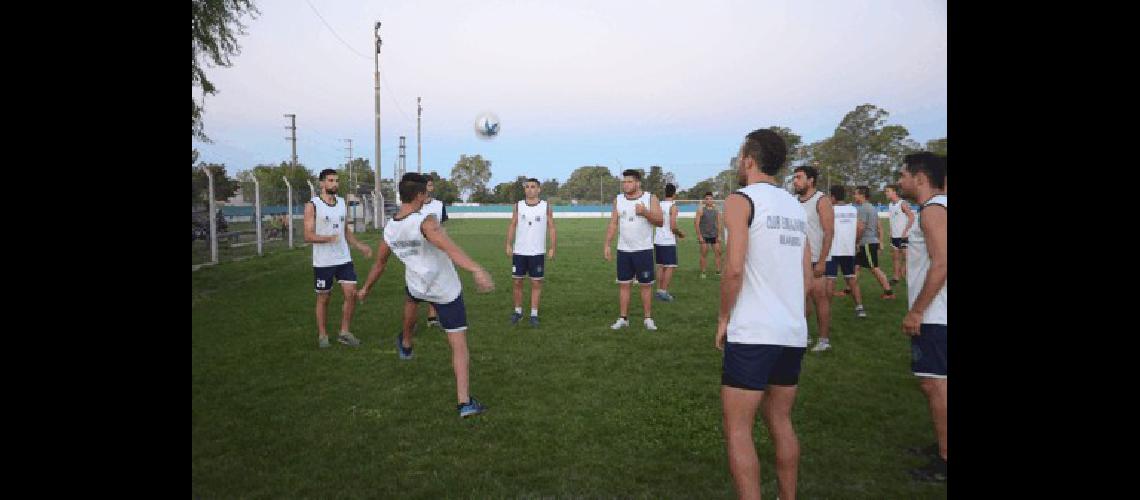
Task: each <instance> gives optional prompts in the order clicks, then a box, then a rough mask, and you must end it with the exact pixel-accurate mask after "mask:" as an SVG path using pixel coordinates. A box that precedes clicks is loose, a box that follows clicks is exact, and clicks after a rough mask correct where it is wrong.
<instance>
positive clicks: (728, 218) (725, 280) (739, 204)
mask: <svg viewBox="0 0 1140 500" xmlns="http://www.w3.org/2000/svg"><path fill="white" fill-rule="evenodd" d="M751 210H752V207H751V206H750V204H749V203H748V199H747V198H745V197H744V195H742V194H739V193H732V194H731V195H729V196H728V198H727V199H725V200H724V210H723V211H722V214H723V216H724V219H725V224H726V225H727V226H728V230H729V231H731V232H732V234H736V235H740V236H738V237H735V238H732V240H730V241H729V242H728V249H729V250H728V257H727V259H726V262H725V264H724V274H723V275H722V276H721V280H720V312H719V314H718V315H717V327H716V348H717V349H720V350H724V342H725V339H726V338H727V334H728V320H729V319H730V315H731V314H732V308H733V306H735V305H736V297H737V296H738V295H740V287H741V286H743V285H744V258H745V256H747V255H748V215H749V212H751ZM809 258H810V256H809Z"/></svg>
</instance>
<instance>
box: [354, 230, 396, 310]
mask: <svg viewBox="0 0 1140 500" xmlns="http://www.w3.org/2000/svg"><path fill="white" fill-rule="evenodd" d="M391 255H392V248H391V247H389V246H388V242H386V241H384V238H380V244H379V245H377V246H376V262H374V263H373V264H372V269H371V270H370V271H368V279H366V280H364V286H362V287H360V289H359V290H357V291H356V300H357V301H361V302H363V301H364V298H365V297H367V296H368V293H369V292H371V291H372V286H373V285H375V284H376V281H378V280H379V279H380V276H381V275H383V274H384V268H385V267H386V266H387V265H388V257H390V256H391Z"/></svg>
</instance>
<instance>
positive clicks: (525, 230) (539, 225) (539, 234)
mask: <svg viewBox="0 0 1140 500" xmlns="http://www.w3.org/2000/svg"><path fill="white" fill-rule="evenodd" d="M517 205H518V211H519V221H518V224H517V225H516V226H515V247H514V248H515V249H514V253H515V255H542V254H544V253H546V223H547V220H546V200H539V201H538V204H537V205H535V206H533V207H532V206H530V205H527V204H526V200H525V199H524V200H519V202H518V203H517Z"/></svg>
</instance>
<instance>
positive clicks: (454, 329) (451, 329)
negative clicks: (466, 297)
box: [404, 285, 467, 333]
mask: <svg viewBox="0 0 1140 500" xmlns="http://www.w3.org/2000/svg"><path fill="white" fill-rule="evenodd" d="M404 295H407V296H408V300H411V301H414V302H415V303H417V304H418V303H420V302H428V303H430V304H432V305H434V306H435V312H436V314H438V315H439V326H442V327H443V330H444V331H445V332H447V333H458V332H463V331H467V306H464V305H463V292H460V293H459V296H458V297H456V298H455V300H453V301H451V302H448V303H446V304H440V303H438V302H431V301H428V300H424V299H417V298H415V297H412V292H410V291H408V286H407V285H404Z"/></svg>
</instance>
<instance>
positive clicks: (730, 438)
mask: <svg viewBox="0 0 1140 500" xmlns="http://www.w3.org/2000/svg"><path fill="white" fill-rule="evenodd" d="M763 397H764V391H754V390H747V389H741V388H737V387H729V386H727V385H721V387H720V400H721V404H722V408H723V411H724V440H725V447H726V448H727V451H728V469H729V471H731V472H732V482H733V484H735V485H736V494H737V498H741V499H759V498H760V460H759V459H758V457H757V456H756V443H755V442H754V441H753V440H752V426H753V425H754V424H755V423H756V409H757V407H758V406H760V401H761V400H762V399H763Z"/></svg>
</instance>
